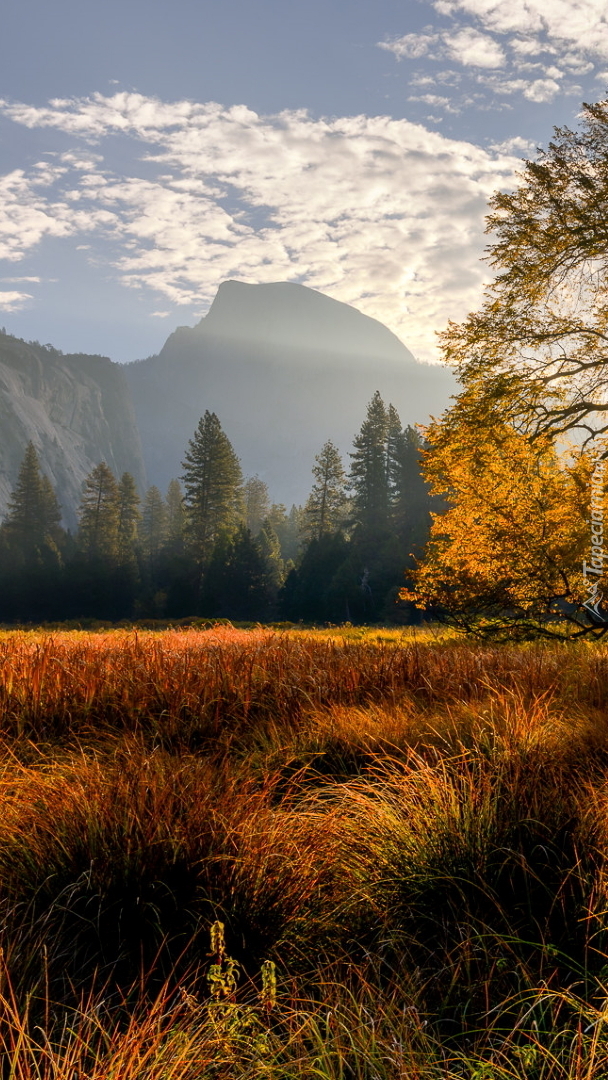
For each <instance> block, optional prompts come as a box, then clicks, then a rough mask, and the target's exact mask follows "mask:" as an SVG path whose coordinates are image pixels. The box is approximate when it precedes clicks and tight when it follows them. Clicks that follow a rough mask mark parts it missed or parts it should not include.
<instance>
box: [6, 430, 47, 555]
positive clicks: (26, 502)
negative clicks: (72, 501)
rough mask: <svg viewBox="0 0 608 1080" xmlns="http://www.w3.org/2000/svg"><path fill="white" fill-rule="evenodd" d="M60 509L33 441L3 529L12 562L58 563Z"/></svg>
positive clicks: (20, 471)
mask: <svg viewBox="0 0 608 1080" xmlns="http://www.w3.org/2000/svg"><path fill="white" fill-rule="evenodd" d="M60 521H61V510H60V508H59V504H58V502H57V497H56V495H55V492H54V490H53V487H52V485H51V482H50V480H49V479H48V477H47V476H44V475H43V474H42V473H41V471H40V461H39V458H38V454H37V452H36V449H35V447H34V444H33V443H32V442H30V443H28V445H27V448H26V451H25V455H24V458H23V461H22V463H21V467H20V469H19V475H18V477H17V483H16V486H15V489H14V491H13V493H12V495H11V498H10V501H9V504H8V516H7V518H6V521H5V523H4V526H3V531H4V533H5V537H6V541H7V545H8V549H9V550H10V552H11V562H13V563H16V564H20V565H34V564H39V565H43V564H48V563H50V564H51V565H52V564H53V563H55V564H57V563H58V561H59V547H60V544H61V538H62V530H61V528H60Z"/></svg>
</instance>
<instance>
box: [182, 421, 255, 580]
mask: <svg viewBox="0 0 608 1080" xmlns="http://www.w3.org/2000/svg"><path fill="white" fill-rule="evenodd" d="M183 467H184V475H183V480H184V487H185V496H184V505H185V510H186V536H187V539H188V543H189V546H190V548H191V551H192V553H193V554H194V556H195V558H196V559H197V560H198V561H199V562H200V563H201V564H204V563H205V562H206V561H207V560H208V559H209V558H210V557H211V552H212V551H213V546H214V544H215V543H216V541H217V540H218V539H219V537H220V536H221V534H222V533H224V532H228V533H229V532H231V531H232V530H233V529H234V528H235V527H236V525H237V524H238V523H239V522H240V521H241V520H242V517H243V506H242V488H241V485H242V474H241V467H240V465H239V460H238V458H237V456H236V454H235V452H234V450H233V448H232V445H231V443H230V441H229V439H228V438H227V436H226V435H225V434H224V432H223V431H222V426H221V424H220V422H219V420H218V418H217V416H216V415H215V413H210V412H209V410H207V411H206V412H205V415H204V416H203V417H201V419H200V421H199V424H198V427H197V429H196V431H195V433H194V437H193V438H192V439H190V441H189V443H188V449H187V451H186V455H185V458H184V462H183Z"/></svg>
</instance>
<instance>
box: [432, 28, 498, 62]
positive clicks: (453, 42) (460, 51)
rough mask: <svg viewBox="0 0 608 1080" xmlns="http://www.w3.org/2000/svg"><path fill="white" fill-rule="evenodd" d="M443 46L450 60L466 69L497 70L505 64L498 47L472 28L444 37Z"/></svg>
mask: <svg viewBox="0 0 608 1080" xmlns="http://www.w3.org/2000/svg"><path fill="white" fill-rule="evenodd" d="M445 44H446V48H447V51H448V52H449V54H450V56H451V58H452V59H453V60H458V61H459V62H460V63H461V64H465V65H466V66H467V67H481V68H499V67H503V65H504V63H505V54H504V52H503V50H502V49H501V47H500V45H498V43H497V42H495V41H494V39H493V38H491V37H489V36H488V34H480V33H479V31H478V30H474V29H473V28H472V27H465V29H464V30H459V31H458V32H457V33H455V34H450V35H446V41H445Z"/></svg>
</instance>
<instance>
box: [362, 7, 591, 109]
mask: <svg viewBox="0 0 608 1080" xmlns="http://www.w3.org/2000/svg"><path fill="white" fill-rule="evenodd" d="M432 7H433V8H434V9H435V11H436V12H437V14H438V15H439V16H442V17H443V18H447V19H449V20H450V25H449V26H448V27H445V26H443V27H441V26H433V25H430V26H426V27H425V28H424V31H423V32H422V33H420V34H406V35H404V36H403V37H396V38H394V39H392V40H390V41H386V42H381V43H379V44H380V45H381V47H382V48H384V49H388V50H389V51H391V52H392V53H393V54H394V55H395V57H396V58H397V59H398V60H401V59H404V58H406V57H407V58H409V59H410V60H419V61H420V63H421V64H423V65H426V67H423V73H424V74H423V77H427V78H428V64H429V63H432V62H435V61H442V60H444V59H446V58H447V59H449V60H450V61H451V62H452V63H456V64H460V65H461V67H462V69H463V74H464V75H466V72H467V69H472V71H473V73H474V78H475V80H476V82H477V84H478V85H479V86H484V87H486V89H487V90H488V91H490V92H491V94H492V95H498V96H505V95H510V94H521V95H522V97H523V98H525V99H527V100H528V101H532V102H535V103H539V104H546V103H549V102H551V101H553V100H554V98H555V97H556V95H557V94H559V93H563V94H573V93H579V92H580V91H581V88H580V87H578V86H575V85H573V84H572V82H571V76H575V77H580V76H585V75H589V74H590V73H592V72H593V70H594V68H595V66H596V64H600V65H602V66H604V65H605V61H606V60H607V59H608V9H607V8H606V3H605V0H549V2H548V3H547V0H509V3H506V2H505V0H434V2H432ZM499 70H500V72H501V73H502V76H503V77H502V78H498V77H497V73H498V71H499ZM414 78H416V76H414ZM462 105H463V102H462V100H460V101H459V100H458V99H453V100H452V111H458V109H461V108H462ZM478 105H479V107H480V108H483V107H484V105H483V104H482V103H481V102H479V103H478Z"/></svg>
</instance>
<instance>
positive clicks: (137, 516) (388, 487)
mask: <svg viewBox="0 0 608 1080" xmlns="http://www.w3.org/2000/svg"><path fill="white" fill-rule="evenodd" d="M420 450H421V440H420V438H419V436H418V434H417V432H416V431H414V430H413V429H412V428H406V429H404V430H403V429H402V428H401V423H400V420H399V417H398V414H397V412H396V410H395V409H394V408H393V406H392V405H389V406H388V407H387V406H385V404H384V402H383V401H382V398H381V397H380V394H379V393H376V394H375V395H374V397H373V398H372V401H371V402H370V404H369V407H368V411H367V416H366V419H365V420H364V422H363V424H362V427H361V430H360V432H359V433H358V434H357V435H356V437H355V439H354V446H353V452H352V454H351V455H350V458H351V465H350V471H349V472H348V473H347V471H346V469H345V467H344V463H343V461H342V459H341V456H340V453H339V451H338V449H337V448H336V447H335V446H334V444H333V443H332V442H331V441H330V440H328V441H327V442H326V443H325V444H324V446H323V447H322V448H321V450H320V451H319V453H318V454H317V456H316V458H315V462H314V465H313V468H312V476H313V483H312V488H311V492H310V495H309V497H308V499H307V501H306V504H305V506H304V507H303V508H299V507H296V506H293V507H292V508H291V510H290V511H287V509H286V507H284V506H282V505H280V504H273V503H271V501H270V496H269V492H268V488H267V486H266V484H265V483H264V481H263V480H261V479H260V477H258V476H253V477H249V478H248V479H246V480H244V479H243V476H242V472H241V468H240V463H239V460H238V458H237V456H236V454H235V452H234V449H233V447H232V445H231V443H230V441H229V439H228V437H227V435H226V434H225V433H224V431H223V430H222V427H221V424H220V421H219V419H218V417H217V416H216V415H215V413H212V412H209V411H207V412H206V413H205V415H204V416H203V417H201V420H200V421H199V424H198V426H197V429H196V431H195V432H194V434H193V437H192V438H191V439H190V440H189V442H188V445H187V448H186V451H185V455H184V461H183V474H182V476H181V477H180V479H179V480H178V479H175V480H173V481H171V484H170V485H169V488H168V490H167V492H166V495H163V493H162V492H161V491H159V489H158V488H157V487H155V486H153V487H151V488H149V489H148V491H147V492H146V493H145V495H144V498H143V500H140V495H139V493H138V491H137V487H136V484H135V481H134V479H133V477H132V476H131V475H130V474H129V473H124V474H123V475H122V476H121V477H118V478H117V477H115V476H114V475H113V473H112V471H111V469H110V468H109V467H108V465H107V464H106V463H105V462H100V463H99V464H98V465H97V466H96V467H95V468H94V469H93V470H92V472H91V473H90V474H89V475H88V476H87V477H86V479H85V481H84V483H83V491H82V498H81V503H80V508H79V514H78V522H79V524H78V530H77V532H76V534H75V535H74V536H72V535H70V534H69V533H66V532H65V531H64V530H63V529H62V527H61V524H60V522H61V508H60V507H59V505H58V503H57V499H56V497H55V493H54V491H53V488H52V485H51V483H50V481H49V480H48V478H47V477H46V476H45V475H44V474H43V472H42V470H41V467H40V462H39V458H38V454H37V452H36V449H35V447H34V445H33V444H32V443H30V444H29V445H28V447H27V449H26V452H25V456H24V459H23V463H22V465H21V468H20V471H19V475H18V478H17V482H16V485H15V489H14V491H13V495H12V498H11V501H10V504H9V508H8V514H7V516H6V519H5V520H4V522H3V523H2V525H1V526H0V619H2V620H4V621H31V622H35V621H43V620H57V619H78V618H86V617H92V618H100V619H112V620H117V619H122V618H160V619H162V618H180V617H187V616H191V615H200V616H203V617H209V618H218V617H224V618H229V619H234V620H251V621H265V620H271V619H277V618H280V619H284V620H289V621H306V622H327V621H329V622H343V621H345V620H351V621H367V622H371V621H379V620H386V619H393V620H394V619H398V620H404V619H408V618H410V617H411V614H412V609H411V608H410V607H409V606H407V605H404V604H401V605H400V606H399V604H398V602H397V597H398V592H399V589H400V587H402V586H403V584H404V572H405V571H406V570H407V568H408V566H411V565H412V562H411V560H412V554H411V553H412V552H414V551H416V550H417V549H419V548H421V546H422V545H423V544H424V541H425V539H426V535H427V533H428V526H429V506H430V503H429V496H428V492H427V488H426V485H425V484H424V482H423V480H422V478H421V474H420V467H419V455H420Z"/></svg>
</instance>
